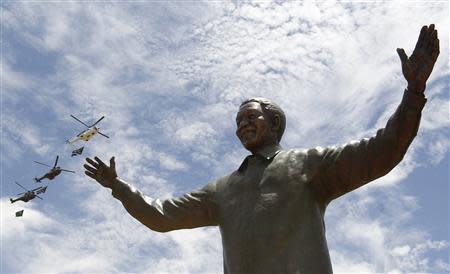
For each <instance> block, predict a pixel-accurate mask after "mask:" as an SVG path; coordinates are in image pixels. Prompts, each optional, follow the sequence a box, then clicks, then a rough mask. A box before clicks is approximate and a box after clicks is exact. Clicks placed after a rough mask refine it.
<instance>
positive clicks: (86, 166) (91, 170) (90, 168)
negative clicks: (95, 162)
mask: <svg viewBox="0 0 450 274" xmlns="http://www.w3.org/2000/svg"><path fill="white" fill-rule="evenodd" d="M83 167H84V168H85V169H86V170H88V171H89V172H92V173H94V174H95V173H96V172H97V169H95V168H93V167H91V166H89V165H83Z"/></svg>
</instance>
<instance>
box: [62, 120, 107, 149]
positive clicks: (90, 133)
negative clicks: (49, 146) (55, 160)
mask: <svg viewBox="0 0 450 274" xmlns="http://www.w3.org/2000/svg"><path fill="white" fill-rule="evenodd" d="M70 117H72V118H73V119H75V120H77V121H78V122H80V123H81V124H83V125H84V126H85V127H87V129H86V130H84V131H82V132H80V133H78V134H77V136H75V137H73V138H72V139H70V140H67V141H66V143H67V144H73V143H75V142H77V141H85V142H87V141H89V140H90V139H91V138H92V137H94V135H95V134H97V133H98V134H100V135H102V136H103V137H106V138H109V136H107V135H106V134H103V133H101V132H100V128H98V127H96V125H97V124H98V123H99V122H100V121H101V120H103V118H105V116H102V117H101V118H100V119H98V120H97V122H95V123H93V124H92V125H90V126H89V125H86V124H85V123H83V122H82V121H81V120H80V119H78V118H77V117H75V116H73V115H70Z"/></svg>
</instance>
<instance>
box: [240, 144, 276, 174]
mask: <svg viewBox="0 0 450 274" xmlns="http://www.w3.org/2000/svg"><path fill="white" fill-rule="evenodd" d="M280 151H281V146H280V145H279V144H276V145H273V146H267V147H264V148H263V149H261V150H260V151H258V152H256V153H255V154H252V155H248V156H247V157H245V159H244V161H243V162H242V164H241V165H240V166H239V168H238V171H243V170H244V169H245V168H246V167H247V163H248V159H249V158H250V157H253V156H255V155H258V156H261V157H263V158H264V159H266V160H272V159H273V158H274V157H275V156H276V155H277V154H278V153H279V152H280Z"/></svg>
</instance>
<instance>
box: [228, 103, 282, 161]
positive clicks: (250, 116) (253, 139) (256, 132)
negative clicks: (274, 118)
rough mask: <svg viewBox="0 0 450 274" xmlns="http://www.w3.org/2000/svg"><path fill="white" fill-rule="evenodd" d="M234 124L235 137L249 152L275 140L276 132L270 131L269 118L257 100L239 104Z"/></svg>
mask: <svg viewBox="0 0 450 274" xmlns="http://www.w3.org/2000/svg"><path fill="white" fill-rule="evenodd" d="M236 125H237V129H236V135H237V137H238V138H239V140H240V141H241V143H242V145H244V147H245V148H246V149H248V150H250V151H251V152H256V151H257V150H259V149H261V148H263V147H264V146H265V145H268V144H273V143H274V142H275V143H276V141H277V139H276V134H274V133H273V132H272V131H271V125H270V120H269V118H268V117H267V116H266V115H265V114H264V112H263V110H262V109H261V105H260V104H259V103H257V102H249V103H247V104H245V105H243V106H241V108H240V109H239V112H238V114H237V116H236Z"/></svg>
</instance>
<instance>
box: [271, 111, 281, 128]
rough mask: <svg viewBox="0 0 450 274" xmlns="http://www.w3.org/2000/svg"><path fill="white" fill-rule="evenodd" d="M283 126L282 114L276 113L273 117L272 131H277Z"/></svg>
mask: <svg viewBox="0 0 450 274" xmlns="http://www.w3.org/2000/svg"><path fill="white" fill-rule="evenodd" d="M280 127H281V118H280V115H278V114H275V115H274V116H273V117H272V131H273V132H277V131H278V130H279V129H280Z"/></svg>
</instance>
